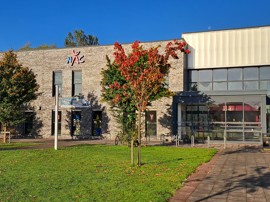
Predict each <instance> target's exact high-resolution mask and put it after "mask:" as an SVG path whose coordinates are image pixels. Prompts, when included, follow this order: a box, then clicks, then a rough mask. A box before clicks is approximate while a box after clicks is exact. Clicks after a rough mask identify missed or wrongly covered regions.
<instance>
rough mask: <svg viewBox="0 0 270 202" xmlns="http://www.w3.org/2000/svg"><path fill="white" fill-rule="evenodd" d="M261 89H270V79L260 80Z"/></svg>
mask: <svg viewBox="0 0 270 202" xmlns="http://www.w3.org/2000/svg"><path fill="white" fill-rule="evenodd" d="M260 89H261V90H269V91H270V81H261V82H260Z"/></svg>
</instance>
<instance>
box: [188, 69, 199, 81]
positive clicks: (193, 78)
mask: <svg viewBox="0 0 270 202" xmlns="http://www.w3.org/2000/svg"><path fill="white" fill-rule="evenodd" d="M197 81H198V71H190V82H197Z"/></svg>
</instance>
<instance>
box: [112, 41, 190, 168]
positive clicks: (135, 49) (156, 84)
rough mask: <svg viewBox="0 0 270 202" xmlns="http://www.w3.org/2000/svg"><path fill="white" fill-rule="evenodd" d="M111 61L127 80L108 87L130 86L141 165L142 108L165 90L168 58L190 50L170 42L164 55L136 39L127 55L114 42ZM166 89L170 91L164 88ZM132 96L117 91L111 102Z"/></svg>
mask: <svg viewBox="0 0 270 202" xmlns="http://www.w3.org/2000/svg"><path fill="white" fill-rule="evenodd" d="M114 49H115V52H114V56H115V60H114V64H115V65H117V67H118V70H119V72H120V74H121V76H122V77H123V78H124V79H125V80H126V83H124V84H123V85H121V84H120V83H118V82H117V81H114V83H113V84H111V85H110V86H109V88H111V89H115V90H119V89H130V90H131V91H132V92H133V93H132V99H133V102H134V103H135V106H136V110H137V131H138V134H137V138H138V141H139V145H138V165H139V166H140V165H141V151H140V143H141V113H142V112H143V111H145V109H146V107H147V105H148V104H149V102H151V101H153V100H155V99H153V98H156V99H158V98H160V96H159V97H155V96H156V95H157V94H158V93H159V91H160V90H161V89H164V83H165V80H166V77H167V76H168V74H169V69H170V67H171V65H170V64H169V63H168V60H169V58H170V57H172V58H174V59H178V58H179V57H178V53H179V52H184V53H185V54H188V53H190V51H189V50H188V49H186V42H185V41H177V40H175V41H174V42H169V43H168V44H167V46H166V49H165V54H160V53H159V51H158V49H159V46H158V47H153V48H150V49H148V50H146V49H144V48H143V46H141V45H140V42H138V41H135V42H134V43H133V44H132V51H131V53H129V54H128V55H127V54H126V53H125V50H124V48H123V47H122V45H121V44H119V43H117V42H116V43H115V44H114ZM167 91H169V90H168V89H167ZM128 96H131V95H130V93H129V94H128V93H127V94H126V95H124V96H123V94H122V96H120V94H116V95H115V96H114V99H113V102H115V103H117V102H119V101H121V100H122V99H123V100H125V99H127V97H128Z"/></svg>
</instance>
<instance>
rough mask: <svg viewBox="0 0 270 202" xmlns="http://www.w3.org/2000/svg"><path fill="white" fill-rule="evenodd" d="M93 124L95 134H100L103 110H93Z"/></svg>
mask: <svg viewBox="0 0 270 202" xmlns="http://www.w3.org/2000/svg"><path fill="white" fill-rule="evenodd" d="M92 126H93V127H92V134H93V136H100V135H101V126H102V111H93V119H92Z"/></svg>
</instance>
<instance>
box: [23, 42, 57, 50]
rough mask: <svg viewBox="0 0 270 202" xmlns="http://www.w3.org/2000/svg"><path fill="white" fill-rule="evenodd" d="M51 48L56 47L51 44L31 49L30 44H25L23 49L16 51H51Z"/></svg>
mask: <svg viewBox="0 0 270 202" xmlns="http://www.w3.org/2000/svg"><path fill="white" fill-rule="evenodd" d="M52 48H56V45H55V44H52V45H47V44H43V45H40V46H37V47H36V48H32V47H31V43H26V44H25V45H24V46H23V47H21V48H19V49H18V51H28V50H46V49H52Z"/></svg>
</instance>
